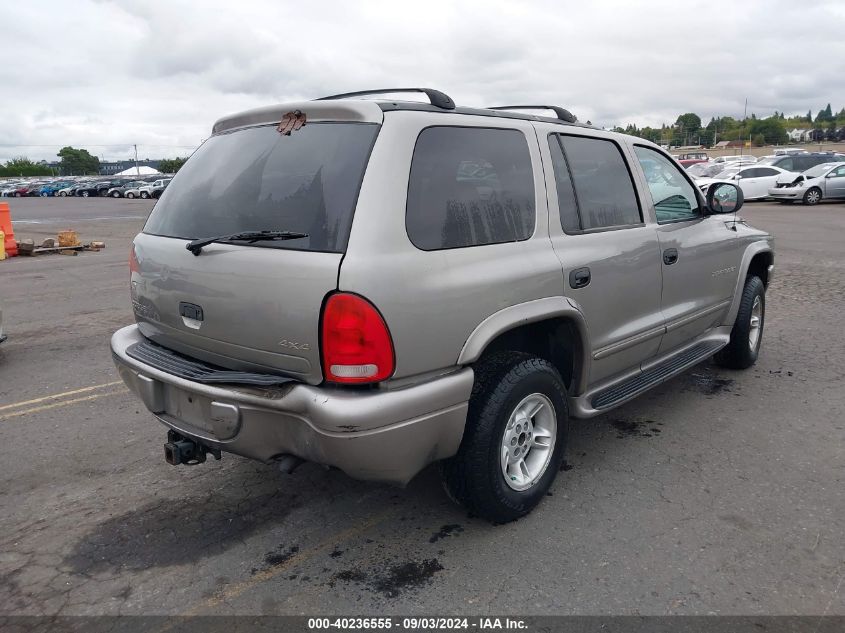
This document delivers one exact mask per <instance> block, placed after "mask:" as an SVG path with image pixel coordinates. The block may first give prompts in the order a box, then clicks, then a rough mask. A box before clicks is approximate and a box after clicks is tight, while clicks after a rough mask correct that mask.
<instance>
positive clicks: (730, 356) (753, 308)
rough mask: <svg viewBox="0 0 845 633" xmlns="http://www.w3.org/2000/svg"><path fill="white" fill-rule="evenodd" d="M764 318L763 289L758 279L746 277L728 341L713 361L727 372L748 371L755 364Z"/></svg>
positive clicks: (764, 296)
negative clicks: (729, 370) (726, 368)
mask: <svg viewBox="0 0 845 633" xmlns="http://www.w3.org/2000/svg"><path fill="white" fill-rule="evenodd" d="M765 318H766V286H765V285H763V281H762V280H761V279H760V278H759V277H754V276H751V277H748V278H747V279H746V280H745V288H744V289H743V291H742V298H741V299H740V302H739V311H738V312H737V315H736V321H735V322H734V326H733V329H732V330H731V340H730V342H729V343H728V344H727V346H725V347H723V348H722V349H721V350H720V351H719V353H718V354H716V358H715V359H716V362H717V363H718V364H719V365H721V366H722V367H728V368H729V369H748V368H749V367H751V366H752V365H753V364H754V363H756V362H757V356H759V354H760V345H761V344H762V342H763V325H764V321H765Z"/></svg>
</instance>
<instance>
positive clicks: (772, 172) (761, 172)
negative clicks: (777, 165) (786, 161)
mask: <svg viewBox="0 0 845 633" xmlns="http://www.w3.org/2000/svg"><path fill="white" fill-rule="evenodd" d="M779 174H780V172H779V171H777V170H776V169H772V168H771V167H758V168H757V175H758V176H760V177H761V178H762V177H765V176H778V175H779Z"/></svg>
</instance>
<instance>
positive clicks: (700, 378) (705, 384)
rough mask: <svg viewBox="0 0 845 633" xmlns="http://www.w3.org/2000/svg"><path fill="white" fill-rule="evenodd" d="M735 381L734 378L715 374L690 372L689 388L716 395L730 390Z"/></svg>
mask: <svg viewBox="0 0 845 633" xmlns="http://www.w3.org/2000/svg"><path fill="white" fill-rule="evenodd" d="M733 384H734V381H733V379H732V378H719V377H718V376H714V375H713V374H709V373H707V374H701V373H695V374H689V383H688V387H687V388H688V389H692V390H695V391H700V392H701V393H703V394H704V395H706V396H715V395H718V394H720V393H722V392H725V391H727V392H730V391H731V387H732V386H733Z"/></svg>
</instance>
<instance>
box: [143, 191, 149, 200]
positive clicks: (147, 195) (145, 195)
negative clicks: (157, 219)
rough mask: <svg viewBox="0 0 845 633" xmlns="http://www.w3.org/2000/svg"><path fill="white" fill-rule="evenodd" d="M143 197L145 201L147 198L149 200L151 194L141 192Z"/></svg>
mask: <svg viewBox="0 0 845 633" xmlns="http://www.w3.org/2000/svg"><path fill="white" fill-rule="evenodd" d="M141 197H142V198H143V199H144V200H146V199H147V198H149V197H150V194H148V193H147V192H146V191H142V192H141Z"/></svg>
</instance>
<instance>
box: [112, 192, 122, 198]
mask: <svg viewBox="0 0 845 633" xmlns="http://www.w3.org/2000/svg"><path fill="white" fill-rule="evenodd" d="M111 197H112V198H119V197H120V192H119V191H112V192H111Z"/></svg>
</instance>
